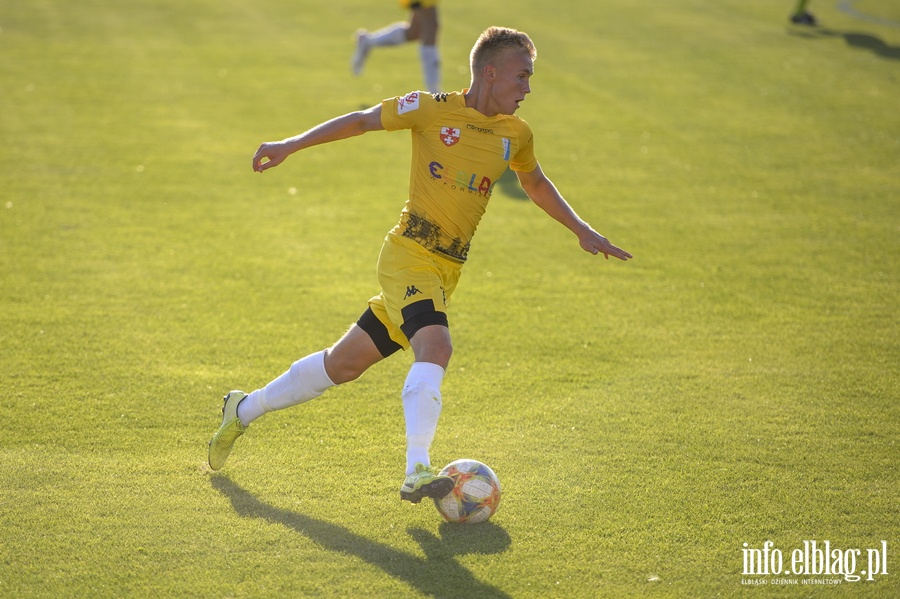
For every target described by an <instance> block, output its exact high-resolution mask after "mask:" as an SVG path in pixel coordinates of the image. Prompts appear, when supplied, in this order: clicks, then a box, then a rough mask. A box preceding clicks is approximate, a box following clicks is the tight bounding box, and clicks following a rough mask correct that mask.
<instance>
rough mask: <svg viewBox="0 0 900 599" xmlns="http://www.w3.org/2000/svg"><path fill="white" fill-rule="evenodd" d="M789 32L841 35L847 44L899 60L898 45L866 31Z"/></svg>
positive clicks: (824, 30)
mask: <svg viewBox="0 0 900 599" xmlns="http://www.w3.org/2000/svg"><path fill="white" fill-rule="evenodd" d="M791 34H792V35H796V36H798V37H806V38H811V39H822V38H828V37H842V38H844V41H845V42H847V45H848V46H851V47H853V48H860V49H862V50H869V51H870V52H873V53H874V54H875V55H876V56H880V57H882V58H887V59H888V60H900V46H889V45H887V44H886V43H885V41H884V40H883V39H881V38H880V37H875V36H874V35H870V34H868V33H854V32H851V31H834V30H831V29H824V28H818V29H810V30H804V31H798V30H796V29H791Z"/></svg>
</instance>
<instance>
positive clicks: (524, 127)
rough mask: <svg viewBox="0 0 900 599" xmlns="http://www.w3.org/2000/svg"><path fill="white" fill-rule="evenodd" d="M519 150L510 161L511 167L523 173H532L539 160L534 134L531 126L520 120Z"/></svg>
mask: <svg viewBox="0 0 900 599" xmlns="http://www.w3.org/2000/svg"><path fill="white" fill-rule="evenodd" d="M519 124H520V127H518V129H519V131H518V137H519V151H518V152H516V154H515V156H513V157H512V158H511V159H510V161H509V168H510V169H512V170H514V171H519V172H522V173H530V172H531V171H533V170H534V169H535V168H537V165H538V161H537V158H536V157H535V155H534V134H533V133H532V132H531V127H530V126H528V123H526V122H525V121H523V120H519Z"/></svg>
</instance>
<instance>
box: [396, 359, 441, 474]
mask: <svg viewBox="0 0 900 599" xmlns="http://www.w3.org/2000/svg"><path fill="white" fill-rule="evenodd" d="M443 378H444V369H443V368H441V367H440V366H438V365H437V364H432V363H430V362H414V363H413V365H412V367H411V368H410V369H409V374H408V375H407V376H406V382H405V383H404V385H403V395H402V397H403V416H404V418H405V419H406V474H412V473H413V472H414V471H415V468H416V464H417V463H421V464H425V465H426V466H430V465H431V460H430V458H429V456H428V449H429V448H430V447H431V442H432V441H433V440H434V433H435V431H436V430H437V423H438V417H439V416H440V415H441V381H442V380H443Z"/></svg>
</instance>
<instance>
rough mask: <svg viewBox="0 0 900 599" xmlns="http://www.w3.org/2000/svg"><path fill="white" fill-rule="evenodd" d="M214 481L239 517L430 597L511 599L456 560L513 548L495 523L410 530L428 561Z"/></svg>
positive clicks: (218, 478)
mask: <svg viewBox="0 0 900 599" xmlns="http://www.w3.org/2000/svg"><path fill="white" fill-rule="evenodd" d="M211 481H212V486H213V488H215V489H216V490H217V491H219V492H220V493H222V494H223V495H225V497H227V498H228V500H229V501H231V505H232V506H234V511H235V512H237V513H238V515H240V516H242V517H244V518H260V519H262V520H266V521H268V522H271V523H273V524H278V525H281V526H285V527H287V528H289V529H291V530H293V531H295V532H298V533H300V534H302V535H303V536H305V537H307V538H309V539H310V540H311V541H312V542H314V543H315V544H317V545H319V546H320V547H322V548H323V549H326V550H328V551H333V552H335V553H338V554H346V555H353V556H356V557H358V558H359V559H361V560H363V561H364V562H366V563H368V564H372V565H373V566H377V567H379V568H381V569H382V570H384V572H385V573H387V574H389V575H390V576H393V577H394V578H396V579H398V580H402V581H404V582H406V583H407V584H409V585H410V586H412V587H414V588H415V589H416V590H418V591H419V592H420V593H423V594H425V595H429V596H432V597H509V595H507V594H506V593H504V592H503V591H501V590H500V589H498V588H496V587H494V586H491V585H489V584H487V583H485V582H481V581H480V580H478V579H477V578H475V577H474V576H473V575H472V573H471V572H469V571H468V570H467V569H465V568H464V567H463V566H462V565H460V564H459V562H457V561H456V559H454V558H455V556H457V555H461V554H466V553H501V552H503V551H505V550H506V549H507V548H508V547H509V545H510V538H509V534H508V533H507V532H506V531H505V530H504V529H503V528H502V527H500V526H497V525H495V524H492V523H490V522H487V523H485V524H479V525H476V526H471V527H465V528H463V527H461V526H453V525H450V524H447V523H445V524H443V525H441V528H440V530H439V532H440V534H441V536H440V537H437V536H435V535H433V534H432V533H430V532H428V531H426V530H423V529H417V528H414V529H410V530H409V534H410V535H411V536H412V537H413V539H414V540H415V541H416V542H418V543H419V544H420V545H421V546H422V550H423V551H424V552H425V558H424V559H423V558H421V557H418V556H415V555H411V554H408V553H404V552H403V551H399V550H397V549H394V548H393V547H390V546H389V545H385V544H384V543H379V542H378V541H373V540H372V539H368V538H366V537H363V536H360V535H357V534H354V533H352V532H350V531H349V530H347V529H346V528H344V527H342V526H339V525H337V524H333V523H331V522H325V521H324V520H318V519H316V518H311V517H309V516H304V515H303V514H298V513H297V512H291V511H288V510H284V509H281V508H277V507H275V506H272V505H269V504H267V503H264V502H262V501H260V500H259V499H257V498H256V497H254V496H253V494H251V493H250V492H248V491H247V490H245V489H243V488H242V487H241V486H240V485H238V484H237V483H235V482H234V481H232V480H231V479H229V478H228V477H226V476H222V475H220V474H217V475H213V476H212V477H211Z"/></svg>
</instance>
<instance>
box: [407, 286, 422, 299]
mask: <svg viewBox="0 0 900 599" xmlns="http://www.w3.org/2000/svg"><path fill="white" fill-rule="evenodd" d="M420 293H422V292H421V291H419V289H418V288H417V287H416V286H415V285H410V286H409V287H407V288H406V295H404V296H403V299H409V298H411V297H412V296H414V295H418V294H420Z"/></svg>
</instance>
